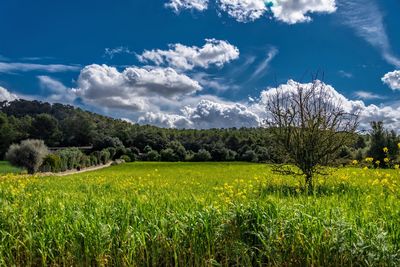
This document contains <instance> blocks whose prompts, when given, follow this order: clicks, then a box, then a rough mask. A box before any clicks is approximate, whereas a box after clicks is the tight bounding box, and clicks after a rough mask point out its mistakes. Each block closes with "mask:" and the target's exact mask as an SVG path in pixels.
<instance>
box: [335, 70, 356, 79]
mask: <svg viewBox="0 0 400 267" xmlns="http://www.w3.org/2000/svg"><path fill="white" fill-rule="evenodd" d="M338 73H339V75H340V76H342V77H344V78H348V79H350V78H353V73H350V72H347V71H344V70H339V72H338Z"/></svg>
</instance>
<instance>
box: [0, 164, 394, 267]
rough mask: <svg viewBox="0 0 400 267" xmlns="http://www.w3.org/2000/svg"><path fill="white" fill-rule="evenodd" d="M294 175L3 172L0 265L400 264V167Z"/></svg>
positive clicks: (167, 168)
mask: <svg viewBox="0 0 400 267" xmlns="http://www.w3.org/2000/svg"><path fill="white" fill-rule="evenodd" d="M315 179H316V192H315V194H314V195H307V194H304V193H303V192H302V185H301V184H300V183H299V181H302V180H301V179H297V178H293V177H288V176H280V175H278V174H275V173H272V171H271V166H268V165H261V164H249V163H130V164H124V165H119V166H114V167H110V168H107V169H103V170H101V171H96V172H91V173H82V174H77V175H71V176H67V177H62V178H57V177H35V176H23V175H13V174H9V175H3V176H1V177H0V201H1V205H0V238H1V240H2V242H1V245H0V265H6V266H11V265H20V266H29V265H110V266H114V265H119V266H121V265H122V266H123V265H125V266H156V265H167V266H214V265H215V266H219V265H222V266H231V265H239V266H250V265H275V266H282V265H298V266H304V265H322V266H332V265H333V266H335V265H336V266H338V265H392V266H396V265H399V264H400V247H399V246H400V245H399V244H400V228H399V227H398V226H399V223H400V209H399V206H400V199H399V196H400V195H399V193H400V191H399V185H400V173H399V170H375V169H361V168H345V169H339V170H337V171H336V172H335V173H333V174H331V175H329V176H327V177H322V176H321V177H316V178H315Z"/></svg>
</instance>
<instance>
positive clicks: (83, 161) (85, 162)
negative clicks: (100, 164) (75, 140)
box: [80, 155, 92, 168]
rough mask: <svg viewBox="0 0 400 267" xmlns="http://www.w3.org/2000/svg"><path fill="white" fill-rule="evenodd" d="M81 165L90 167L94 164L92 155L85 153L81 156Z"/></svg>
mask: <svg viewBox="0 0 400 267" xmlns="http://www.w3.org/2000/svg"><path fill="white" fill-rule="evenodd" d="M80 165H81V167H82V168H87V167H90V166H91V165H92V164H91V161H90V157H89V156H87V155H83V156H82V158H81V164H80Z"/></svg>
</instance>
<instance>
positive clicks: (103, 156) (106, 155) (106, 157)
mask: <svg viewBox="0 0 400 267" xmlns="http://www.w3.org/2000/svg"><path fill="white" fill-rule="evenodd" d="M109 161H110V152H109V151H108V149H103V150H102V151H100V162H101V163H102V164H106V163H107V162H109Z"/></svg>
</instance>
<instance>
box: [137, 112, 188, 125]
mask: <svg viewBox="0 0 400 267" xmlns="http://www.w3.org/2000/svg"><path fill="white" fill-rule="evenodd" d="M138 123H140V124H150V125H156V126H159V127H163V128H193V124H192V122H191V121H189V120H188V119H187V118H186V117H185V116H182V115H177V114H167V113H161V112H158V113H154V112H147V113H146V114H144V115H143V116H140V117H139V119H138Z"/></svg>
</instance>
